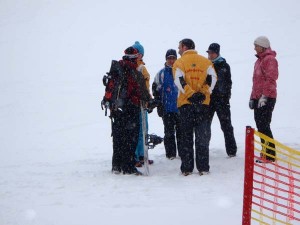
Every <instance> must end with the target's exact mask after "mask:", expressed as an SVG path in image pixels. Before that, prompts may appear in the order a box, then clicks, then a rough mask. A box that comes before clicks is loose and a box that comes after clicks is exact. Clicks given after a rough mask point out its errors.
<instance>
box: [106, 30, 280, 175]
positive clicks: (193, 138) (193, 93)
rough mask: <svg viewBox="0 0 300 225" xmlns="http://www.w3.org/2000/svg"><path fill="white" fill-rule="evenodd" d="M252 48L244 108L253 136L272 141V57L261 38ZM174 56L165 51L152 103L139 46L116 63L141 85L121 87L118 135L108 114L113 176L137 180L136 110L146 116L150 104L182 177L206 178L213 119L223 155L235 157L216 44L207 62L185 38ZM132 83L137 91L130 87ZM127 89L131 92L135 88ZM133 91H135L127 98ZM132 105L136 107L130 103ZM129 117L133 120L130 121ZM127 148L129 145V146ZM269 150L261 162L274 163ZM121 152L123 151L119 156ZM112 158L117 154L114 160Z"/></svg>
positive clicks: (225, 78)
mask: <svg viewBox="0 0 300 225" xmlns="http://www.w3.org/2000/svg"><path fill="white" fill-rule="evenodd" d="M254 45H255V50H256V52H257V55H256V56H257V57H258V60H257V62H256V63H255V68H254V74H253V88H252V93H251V97H250V102H249V107H250V108H251V109H254V118H255V122H256V125H257V128H258V131H260V132H262V133H264V134H266V135H267V136H269V137H271V138H273V136H272V132H271V129H270V123H271V118H272V112H273V109H274V106H275V102H276V80H277V78H278V64H277V61H276V59H275V56H276V53H275V52H274V51H273V50H271V47H270V42H269V40H268V38H266V37H264V36H261V37H258V38H257V39H256V40H255V41H254ZM178 53H179V55H180V56H181V57H180V58H178V57H177V52H176V50H175V49H169V50H167V52H166V55H165V58H166V62H165V65H164V67H163V68H162V69H161V70H160V71H159V72H158V73H157V74H156V76H155V78H154V82H153V84H152V94H153V97H152V96H151V94H150V90H149V89H150V88H149V87H150V83H149V81H150V75H149V73H148V71H147V69H146V67H145V63H144V62H143V59H142V58H143V55H144V48H143V46H142V45H141V44H140V43H139V42H135V43H134V45H132V46H131V47H129V48H127V49H126V50H125V55H124V56H123V58H122V60H121V61H120V62H126V61H128V62H129V63H130V65H131V66H132V67H131V68H132V70H131V73H133V74H136V73H137V76H140V77H142V78H143V79H142V80H143V81H144V84H141V82H140V81H138V79H131V83H130V82H128V83H127V84H126V88H127V90H128V92H127V94H126V98H127V101H126V104H125V109H122V110H121V111H120V112H118V113H119V114H122V117H123V118H122V119H121V120H122V121H123V122H122V125H121V127H120V126H119V127H118V129H116V128H115V125H114V124H115V123H117V124H118V122H117V121H118V118H117V117H116V116H114V114H111V118H112V130H113V131H112V136H113V150H114V153H113V160H112V161H113V163H112V164H113V165H112V171H113V172H114V173H120V172H121V171H123V173H124V174H126V173H128V174H136V175H140V174H141V172H140V171H139V170H137V168H136V167H140V166H142V164H143V151H142V150H141V149H142V147H143V146H142V144H140V143H142V142H143V140H142V135H141V132H142V131H141V115H140V112H141V111H140V110H139V109H140V106H142V108H143V107H144V108H145V110H147V109H148V111H149V112H151V111H152V107H151V104H152V102H153V101H155V102H159V103H160V104H159V105H158V107H157V112H158V115H159V116H160V117H162V120H163V124H164V146H165V152H166V157H167V158H168V159H170V160H173V159H175V158H176V156H177V153H178V156H179V157H180V159H181V166H180V170H181V173H182V175H184V176H188V175H191V174H192V173H193V170H194V167H195V164H196V169H197V170H198V174H199V175H205V174H208V173H209V170H210V166H209V143H210V139H211V124H212V120H213V117H214V114H215V113H216V114H217V116H218V118H219V121H220V124H221V129H222V131H223V133H224V139H225V149H226V152H227V155H228V157H229V158H231V157H235V156H236V153H237V145H236V141H235V137H234V129H233V126H232V123H231V112H230V98H231V89H232V79H231V71H230V66H229V64H228V63H227V62H226V60H225V59H224V58H223V57H222V56H221V55H220V45H219V44H218V43H212V44H210V45H209V47H208V50H207V53H208V57H204V56H202V55H200V54H198V52H197V51H196V50H195V43H194V41H193V40H191V39H187V38H186V39H183V40H181V41H180V42H179V45H178ZM131 76H132V75H131V74H130V72H127V73H126V77H127V79H128V80H129V81H130V77H131ZM134 82H136V85H133V83H134ZM130 86H135V88H132V87H130ZM132 89H134V91H131V92H130V90H132ZM144 92H147V93H148V97H147V98H144V99H142V98H141V96H143V95H142V94H141V93H144ZM132 99H135V100H136V101H132ZM107 101H109V99H108V98H105V97H104V100H103V104H105V102H107ZM126 108H134V109H135V110H127V109H126ZM133 113H134V115H133ZM130 117H132V118H134V121H133V119H132V118H130ZM124 118H125V119H124ZM146 118H147V117H146ZM147 123H148V122H147ZM120 129H121V130H122V131H120ZM147 129H148V127H147ZM133 130H134V131H135V132H133ZM115 133H118V134H115ZM121 136H122V137H121ZM126 139H127V140H126ZM129 140H131V141H129ZM120 142H122V143H123V145H122V143H120ZM129 142H130V144H128V143H129ZM128 145H130V147H129V146H128ZM194 146H195V150H194ZM270 147H271V148H270V149H269V150H268V149H267V154H266V156H262V157H265V158H267V159H268V160H270V161H274V160H275V151H274V150H272V147H274V146H270ZM120 149H122V150H121V151H120ZM116 152H118V153H120V154H119V155H118V156H116V154H115V153H116ZM270 154H271V155H273V156H274V157H272V156H270ZM122 159H123V160H122ZM149 163H150V164H152V163H153V161H152V160H151V161H149Z"/></svg>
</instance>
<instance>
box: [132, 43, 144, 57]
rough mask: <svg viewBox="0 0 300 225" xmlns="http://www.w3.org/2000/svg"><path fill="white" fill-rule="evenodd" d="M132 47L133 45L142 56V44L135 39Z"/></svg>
mask: <svg viewBox="0 0 300 225" xmlns="http://www.w3.org/2000/svg"><path fill="white" fill-rule="evenodd" d="M132 47H134V48H135V49H137V50H138V51H139V53H140V54H142V55H143V56H144V47H143V45H141V44H140V42H138V41H136V42H135V43H134V45H132Z"/></svg>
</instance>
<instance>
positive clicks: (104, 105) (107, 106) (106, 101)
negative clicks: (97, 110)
mask: <svg viewBox="0 0 300 225" xmlns="http://www.w3.org/2000/svg"><path fill="white" fill-rule="evenodd" d="M101 108H102V110H103V109H107V108H109V101H108V100H107V99H106V98H105V97H103V100H102V101H101Z"/></svg>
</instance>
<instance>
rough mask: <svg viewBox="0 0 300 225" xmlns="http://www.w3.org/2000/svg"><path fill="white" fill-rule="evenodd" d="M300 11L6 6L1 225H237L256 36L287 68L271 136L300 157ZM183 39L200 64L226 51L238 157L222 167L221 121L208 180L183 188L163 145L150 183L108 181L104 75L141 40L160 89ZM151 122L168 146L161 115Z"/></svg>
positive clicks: (229, 5)
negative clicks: (215, 50) (171, 52)
mask: <svg viewBox="0 0 300 225" xmlns="http://www.w3.org/2000/svg"><path fill="white" fill-rule="evenodd" d="M299 9H300V3H299V1H297V0H287V1H285V2H284V3H283V2H282V1H279V0H272V1H271V0H266V1H259V0H253V1H250V0H247V1H238V0H232V1H220V0H216V1H214V2H201V1H196V0H192V1H189V2H188V3H187V2H186V1H182V0H174V1H169V0H167V1H161V2H141V1H137V0H129V1H108V0H103V1H95V0H88V1H84V2H83V1H75V0H73V1H72V0H62V1H47V0H40V1H28V0H25V1H21V0H2V1H0V33H1V35H0V76H1V82H0V127H1V129H0V224H1V225H19V224H22V225H27V224H28V225H29V224H30V225H32V224H36V225H54V224H55V225H83V224H88V225H96V224H111V225H119V224H122V225H127V224H130V225H135V224H144V225H148V224H149V225H150V224H151V225H152V224H157V225H161V224H172V225H177V224H178V225H182V224H207V225H219V224H224V221H226V224H232V225H235V224H236V225H238V224H241V213H242V199H243V167H244V133H245V126H246V125H251V126H255V123H254V120H253V112H252V111H250V110H249V109H248V99H249V95H250V91H251V85H252V83H251V82H252V81H251V79H252V70H253V64H254V62H255V60H256V59H255V56H254V54H255V52H254V49H253V48H254V47H253V40H254V39H255V38H256V37H257V36H259V35H266V36H268V37H269V39H270V41H271V46H272V48H273V49H274V50H275V51H277V53H278V55H277V59H278V61H279V66H280V68H279V69H280V77H279V80H278V99H277V104H276V108H275V111H274V114H273V122H272V128H273V133H274V136H275V138H277V139H278V140H279V141H281V142H283V143H285V144H287V145H289V146H291V147H294V148H297V149H300V144H299V138H300V122H299V119H298V117H299V113H300V105H299V103H298V102H299V101H298V99H299V96H300V91H299V90H300V89H299V81H300V79H299V76H298V66H297V65H298V61H299V59H300V54H299V51H300V45H299V44H298V41H299V40H300V32H299V29H298V28H299V27H300V14H299ZM186 37H188V38H192V39H193V40H194V41H195V43H196V49H197V50H198V52H199V53H200V54H203V55H206V52H205V51H206V49H207V47H208V46H209V44H210V43H212V42H218V43H220V44H221V54H222V56H223V57H225V58H226V60H227V61H228V62H229V64H230V65H231V69H232V78H233V93H232V100H231V105H232V120H233V125H234V128H235V135H236V139H237V144H238V156H237V157H236V158H232V159H228V158H227V157H226V154H225V149H224V140H223V134H222V132H221V130H220V127H219V122H218V120H217V118H215V119H214V121H213V125H212V133H213V135H212V140H211V145H210V146H211V151H210V156H211V157H210V162H211V174H210V175H209V176H202V177H200V176H198V175H197V174H193V175H192V176H189V177H183V176H181V175H180V170H179V166H180V159H176V160H173V161H169V160H167V159H166V158H165V156H164V148H163V145H160V146H159V147H157V148H156V149H154V150H151V151H150V157H151V158H152V159H154V161H155V163H154V165H152V166H151V167H150V169H151V171H150V172H151V176H150V177H135V176H123V175H120V176H116V175H112V174H111V173H110V169H111V153H112V143H111V137H110V121H109V119H108V118H107V117H105V116H104V112H103V111H101V108H100V101H101V98H102V96H103V92H104V88H103V85H102V81H101V79H102V75H103V74H104V73H105V72H107V70H108V69H109V66H110V61H111V60H112V59H119V58H120V57H121V56H122V55H123V51H124V49H125V48H126V47H128V46H130V45H132V44H133V43H134V41H136V40H139V41H140V42H141V43H142V44H143V45H144V48H145V57H144V60H145V62H146V66H147V69H148V70H149V72H150V74H151V75H152V78H153V77H154V75H155V74H156V72H157V71H158V70H159V69H160V68H161V67H162V66H163V63H164V55H165V52H166V50H167V49H169V48H175V49H177V47H178V42H179V40H181V39H182V38H186ZM149 122H150V124H149V126H150V132H153V133H156V134H159V135H161V136H163V125H162V121H161V119H160V118H159V117H157V115H156V112H154V113H152V114H150V116H149Z"/></svg>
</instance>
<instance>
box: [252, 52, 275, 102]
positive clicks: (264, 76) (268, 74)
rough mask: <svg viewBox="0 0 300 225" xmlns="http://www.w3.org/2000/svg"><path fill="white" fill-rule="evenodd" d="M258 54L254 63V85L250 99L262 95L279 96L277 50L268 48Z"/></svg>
mask: <svg viewBox="0 0 300 225" xmlns="http://www.w3.org/2000/svg"><path fill="white" fill-rule="evenodd" d="M256 56H257V58H258V59H257V61H256V62H255V65H254V72H253V86H252V93H251V97H250V99H259V98H260V97H261V96H262V95H265V96H267V97H269V98H276V97H277V89H276V87H277V85H276V80H277V79H278V62H277V60H276V58H275V57H276V52H275V51H273V50H272V49H271V48H268V49H266V51H264V52H263V53H260V54H258V55H256Z"/></svg>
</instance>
